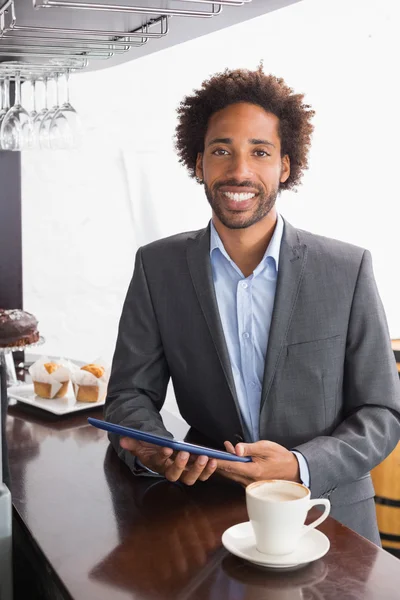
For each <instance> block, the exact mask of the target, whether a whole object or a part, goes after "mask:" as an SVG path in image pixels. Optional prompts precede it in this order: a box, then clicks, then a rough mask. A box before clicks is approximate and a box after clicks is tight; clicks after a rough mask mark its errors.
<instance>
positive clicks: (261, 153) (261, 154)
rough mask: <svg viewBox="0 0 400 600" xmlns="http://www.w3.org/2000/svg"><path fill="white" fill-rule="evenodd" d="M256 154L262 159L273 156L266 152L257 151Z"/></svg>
mask: <svg viewBox="0 0 400 600" xmlns="http://www.w3.org/2000/svg"><path fill="white" fill-rule="evenodd" d="M254 154H255V155H256V156H259V157H260V158H264V156H271V155H270V154H269V153H268V152H267V151H266V150H255V151H254Z"/></svg>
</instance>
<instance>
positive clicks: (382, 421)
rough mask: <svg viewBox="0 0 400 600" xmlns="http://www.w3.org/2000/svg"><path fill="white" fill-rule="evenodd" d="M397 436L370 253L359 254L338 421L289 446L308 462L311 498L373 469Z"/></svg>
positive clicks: (395, 397) (392, 377) (398, 422)
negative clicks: (323, 432)
mask: <svg viewBox="0 0 400 600" xmlns="http://www.w3.org/2000/svg"><path fill="white" fill-rule="evenodd" d="M399 437H400V381H399V376H398V373H397V368H396V362H395V358H394V354H393V351H392V347H391V343H390V335H389V331H388V327H387V322H386V317H385V313H384V309H383V306H382V302H381V299H380V297H379V293H378V290H377V286H376V283H375V279H374V275H373V270H372V261H371V254H370V252H368V251H367V250H366V251H365V252H364V254H363V258H362V261H361V265H360V269H359V273H358V278H357V282H356V286H355V291H354V297H353V302H352V307H351V312H350V319H349V324H348V331H347V340H346V354H345V362H344V374H343V421H342V422H341V423H340V425H339V426H338V427H337V428H336V430H335V431H334V432H333V433H332V434H331V435H330V436H323V437H316V438H314V439H313V440H311V441H309V442H307V443H305V444H301V445H299V446H298V447H296V448H294V450H297V451H298V452H300V453H301V454H302V455H303V456H304V457H305V459H306V460H307V463H308V466H309V471H310V478H311V481H310V483H311V493H312V496H313V497H320V496H322V495H328V496H329V495H330V493H331V492H332V491H333V490H334V489H336V487H337V486H338V485H341V484H343V483H348V482H352V481H355V480H357V479H359V478H360V477H362V476H363V475H365V474H366V473H368V472H369V471H370V470H371V469H372V468H373V467H375V466H376V465H378V464H379V463H380V462H382V460H383V459H384V458H386V456H387V455H388V454H390V452H391V451H392V450H393V449H394V447H395V446H396V445H397V443H398V441H399Z"/></svg>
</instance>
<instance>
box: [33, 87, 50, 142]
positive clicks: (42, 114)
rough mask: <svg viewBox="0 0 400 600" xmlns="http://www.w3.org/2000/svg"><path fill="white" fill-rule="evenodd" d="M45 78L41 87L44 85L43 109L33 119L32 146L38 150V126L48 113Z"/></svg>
mask: <svg viewBox="0 0 400 600" xmlns="http://www.w3.org/2000/svg"><path fill="white" fill-rule="evenodd" d="M47 81H48V79H47V77H44V79H43V85H44V106H43V108H42V109H41V110H40V111H39V112H38V113H37V115H36V116H35V117H34V119H33V145H34V147H35V148H39V147H40V146H39V133H40V126H41V124H42V121H43V119H44V117H45V116H46V115H47V113H48V112H49V108H48V105H47Z"/></svg>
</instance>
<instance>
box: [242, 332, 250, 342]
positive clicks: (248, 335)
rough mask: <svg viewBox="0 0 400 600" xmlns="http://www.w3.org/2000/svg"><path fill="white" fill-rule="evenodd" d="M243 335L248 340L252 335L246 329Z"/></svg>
mask: <svg viewBox="0 0 400 600" xmlns="http://www.w3.org/2000/svg"><path fill="white" fill-rule="evenodd" d="M243 337H244V338H245V339H246V340H247V339H248V338H249V337H250V334H249V333H247V331H245V332H244V334H243Z"/></svg>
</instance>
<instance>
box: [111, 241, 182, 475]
mask: <svg viewBox="0 0 400 600" xmlns="http://www.w3.org/2000/svg"><path fill="white" fill-rule="evenodd" d="M169 378H170V374H169V370H168V365H167V361H166V359H165V355H164V351H163V345H162V341H161V337H160V332H159V328H158V324H157V318H156V315H155V313H154V308H153V303H152V299H151V295H150V291H149V287H148V284H147V279H146V273H145V270H144V266H143V259H142V249H141V248H139V250H138V251H137V254H136V260H135V269H134V273H133V277H132V281H131V283H130V286H129V289H128V292H127V295H126V298H125V302H124V306H123V309H122V314H121V319H120V322H119V328H118V337H117V343H116V348H115V352H114V358H113V363H112V368H111V376H110V381H109V385H108V394H107V399H106V404H105V409H104V417H105V419H106V420H107V421H110V422H112V423H117V424H118V425H125V426H127V427H134V428H136V429H143V430H144V431H148V432H151V433H155V434H158V435H164V436H168V437H171V438H172V437H173V435H172V434H171V433H170V432H168V431H167V429H166V428H165V426H164V423H163V420H162V418H161V415H160V410H161V408H162V406H163V404H164V401H165V396H166V391H167V386H168V381H169ZM109 438H110V441H111V443H112V445H113V447H114V448H115V450H116V451H117V453H118V455H119V456H120V458H122V459H123V460H124V461H125V462H126V463H127V464H128V466H129V467H130V468H131V469H132V471H134V472H135V470H136V464H135V462H134V457H133V456H132V455H131V454H130V453H129V452H127V451H126V450H123V449H122V448H121V447H120V445H119V436H118V435H115V434H110V435H109Z"/></svg>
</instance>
